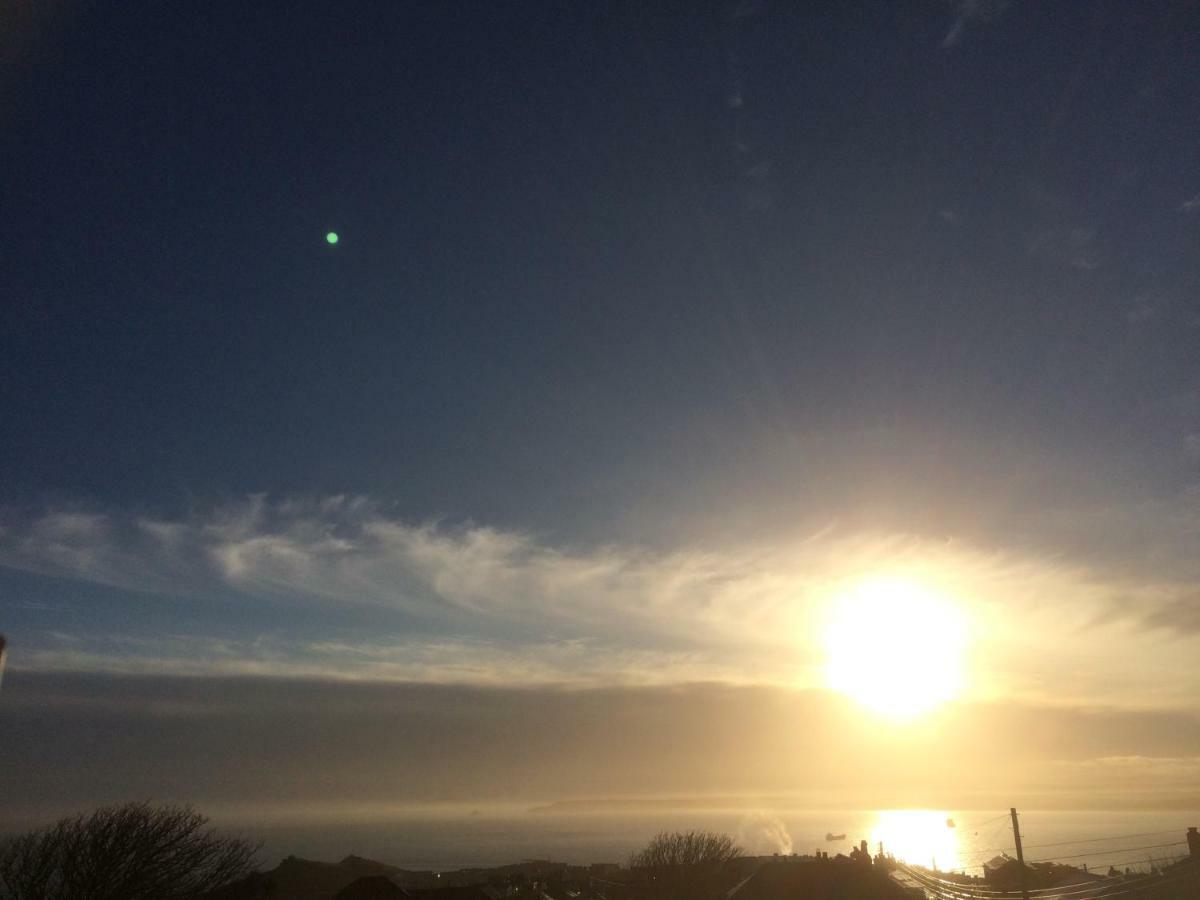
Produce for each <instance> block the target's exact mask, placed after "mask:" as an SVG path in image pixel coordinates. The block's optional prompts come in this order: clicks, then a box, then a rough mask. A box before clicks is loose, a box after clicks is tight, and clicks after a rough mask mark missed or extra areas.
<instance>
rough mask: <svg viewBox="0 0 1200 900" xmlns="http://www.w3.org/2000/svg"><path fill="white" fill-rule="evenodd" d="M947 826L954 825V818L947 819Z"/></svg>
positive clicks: (951, 826)
mask: <svg viewBox="0 0 1200 900" xmlns="http://www.w3.org/2000/svg"><path fill="white" fill-rule="evenodd" d="M946 827H947V828H953V827H954V820H953V819H947V820H946Z"/></svg>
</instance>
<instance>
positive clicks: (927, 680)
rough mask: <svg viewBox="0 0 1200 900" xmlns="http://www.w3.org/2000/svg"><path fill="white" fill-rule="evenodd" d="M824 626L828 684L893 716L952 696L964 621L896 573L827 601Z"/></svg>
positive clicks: (960, 679) (956, 690) (959, 684)
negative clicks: (828, 612) (828, 613)
mask: <svg viewBox="0 0 1200 900" xmlns="http://www.w3.org/2000/svg"><path fill="white" fill-rule="evenodd" d="M832 613H833V614H832V617H831V621H830V623H829V626H828V628H827V629H826V632H825V651H826V654H827V660H826V668H825V676H826V681H827V683H828V685H829V687H831V688H832V689H833V690H835V691H838V692H840V693H843V694H845V695H847V696H848V697H852V698H853V699H855V700H857V701H858V702H859V703H861V704H862V705H863V706H866V707H867V708H869V709H871V710H873V711H875V712H877V713H881V714H883V715H886V716H889V717H891V718H896V719H904V718H910V717H912V716H916V715H918V714H920V713H923V712H927V711H929V710H931V709H933V708H934V707H936V706H938V705H939V704H941V703H943V702H945V701H947V700H950V699H953V698H954V697H956V696H958V695H959V694H960V693H961V692H962V689H963V683H964V673H963V668H964V657H965V653H966V643H967V627H966V620H965V617H964V615H963V613H962V611H961V610H960V609H959V608H958V607H957V606H956V605H955V604H953V603H952V602H950V601H948V600H946V599H945V598H943V597H941V596H939V595H938V594H936V593H934V592H933V591H932V590H929V589H927V588H925V587H922V586H921V585H919V584H915V583H913V582H910V581H905V580H903V579H894V578H874V579H870V580H868V581H863V582H861V583H860V584H859V585H858V586H857V587H855V588H854V589H852V590H851V591H849V592H848V593H846V594H844V595H842V596H841V597H839V598H838V599H837V600H836V601H835V606H834V608H833V610H832Z"/></svg>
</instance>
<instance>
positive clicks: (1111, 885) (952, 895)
mask: <svg viewBox="0 0 1200 900" xmlns="http://www.w3.org/2000/svg"><path fill="white" fill-rule="evenodd" d="M900 868H901V869H902V870H903V871H904V873H905V874H906V875H908V876H909V877H910V878H912V880H914V881H916V882H917V883H918V884H919V885H921V886H922V888H923V889H928V890H929V891H931V892H932V893H934V894H935V895H936V896H937V897H939V898H944V900H972V898H1005V900H1016V898H1018V897H1021V896H1022V894H1021V892H1020V891H996V890H991V889H986V888H978V887H975V886H974V885H966V884H959V883H957V882H950V881H946V880H945V879H939V878H934V877H933V876H929V875H926V874H922V873H920V872H918V871H916V870H914V869H913V868H912V867H910V866H901V867H900ZM1198 878H1200V868H1197V867H1195V866H1191V867H1187V868H1186V870H1181V871H1179V872H1175V873H1162V872H1160V873H1145V874H1141V875H1138V876H1136V877H1130V878H1121V879H1117V878H1112V879H1099V880H1093V881H1088V882H1077V883H1075V884H1069V885H1061V886H1059V887H1050V888H1039V889H1036V890H1032V891H1029V892H1028V893H1030V894H1032V895H1037V896H1040V897H1044V898H1045V900H1052V898H1080V900H1083V898H1084V895H1088V896H1090V897H1118V896H1121V895H1123V894H1127V893H1131V892H1134V891H1137V890H1141V889H1144V888H1146V887H1167V886H1170V885H1174V884H1177V883H1180V882H1183V881H1185V880H1190V881H1193V882H1194V881H1196V880H1197V879H1198Z"/></svg>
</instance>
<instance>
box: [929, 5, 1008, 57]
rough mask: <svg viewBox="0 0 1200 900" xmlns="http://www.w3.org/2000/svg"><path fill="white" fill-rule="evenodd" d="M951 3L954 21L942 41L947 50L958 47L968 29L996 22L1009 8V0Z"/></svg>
mask: <svg viewBox="0 0 1200 900" xmlns="http://www.w3.org/2000/svg"><path fill="white" fill-rule="evenodd" d="M951 3H952V5H953V6H954V20H953V22H952V23H951V25H950V30H949V31H947V32H946V36H945V37H944V38H943V39H942V47H943V48H945V49H949V48H951V47H956V46H958V44H959V43H960V42H961V41H962V39H963V34H964V33H965V32H966V30H967V28H968V27H970V26H972V25H975V24H978V23H983V22H992V21H995V20H996V19H998V18H1000V16H1002V15H1003V14H1004V12H1005V10H1007V9H1008V6H1009V2H1008V0H951Z"/></svg>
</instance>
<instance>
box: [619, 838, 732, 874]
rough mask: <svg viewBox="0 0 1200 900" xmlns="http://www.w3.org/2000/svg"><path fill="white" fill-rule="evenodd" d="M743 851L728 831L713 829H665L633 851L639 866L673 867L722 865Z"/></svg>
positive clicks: (634, 859) (634, 858) (635, 862)
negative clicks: (717, 832) (668, 830)
mask: <svg viewBox="0 0 1200 900" xmlns="http://www.w3.org/2000/svg"><path fill="white" fill-rule="evenodd" d="M741 855H742V848H741V847H739V846H738V845H737V844H735V843H734V842H733V838H731V837H730V836H729V835H727V834H716V833H715V832H712V831H686V832H685V831H671V832H667V831H663V832H660V833H659V834H656V835H655V836H654V837H653V838H651V839H650V843H648V844H647V845H646V846H645V847H643V848H642V849H641V850H640V851H638V852H637V853H635V854H634V855H633V859H631V860H630V863H629V864H630V866H631V867H632V868H635V869H672V868H678V867H681V866H700V865H709V866H719V865H722V864H724V863H727V862H730V861H731V860H734V859H737V858H738V857H739V856H741Z"/></svg>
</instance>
